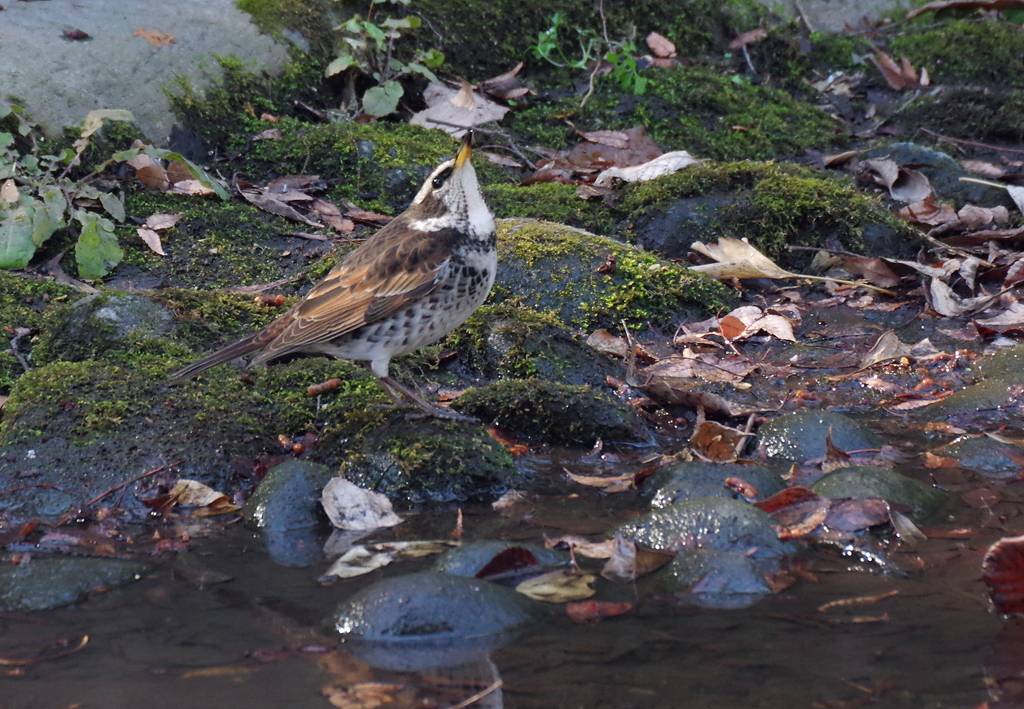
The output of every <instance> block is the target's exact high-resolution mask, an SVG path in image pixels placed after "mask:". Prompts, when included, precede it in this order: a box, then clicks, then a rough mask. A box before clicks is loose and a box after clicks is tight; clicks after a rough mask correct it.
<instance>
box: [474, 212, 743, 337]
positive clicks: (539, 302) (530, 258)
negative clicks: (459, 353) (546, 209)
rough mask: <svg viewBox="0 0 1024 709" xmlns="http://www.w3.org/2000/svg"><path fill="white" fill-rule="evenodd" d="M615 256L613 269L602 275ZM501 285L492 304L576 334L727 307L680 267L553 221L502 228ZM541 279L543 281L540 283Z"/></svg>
mask: <svg viewBox="0 0 1024 709" xmlns="http://www.w3.org/2000/svg"><path fill="white" fill-rule="evenodd" d="M609 257H613V258H614V261H615V268H614V270H613V271H611V272H599V271H598V268H599V267H600V266H602V264H604V263H605V262H606V261H607V260H608V259H609ZM498 261H499V272H498V281H497V282H496V284H495V287H494V291H493V294H492V302H495V303H500V302H505V301H507V302H511V303H520V304H524V305H526V306H527V307H531V308H535V309H539V310H548V311H552V312H555V313H557V314H558V317H559V319H561V320H562V321H563V322H565V323H566V324H568V325H569V326H571V327H578V328H583V329H584V330H590V329H592V328H594V327H608V326H616V327H617V326H618V324H619V322H620V321H621V320H626V321H628V322H630V323H632V324H637V325H639V324H643V323H653V324H655V325H658V326H670V327H674V325H675V323H676V322H678V320H679V318H680V317H683V316H685V315H695V314H696V313H698V312H701V313H706V312H708V311H711V312H714V311H716V310H717V309H720V308H722V307H724V306H725V304H726V302H727V291H726V289H725V288H724V287H723V286H722V285H721V284H719V283H717V282H716V281H713V280H712V279H709V278H706V277H704V276H702V275H700V274H697V273H694V272H693V271H690V270H688V269H686V268H683V267H682V266H678V265H676V264H673V263H669V262H665V261H662V260H661V259H659V258H657V257H656V256H654V255H652V254H649V253H647V252H644V251H640V250H638V249H636V248H634V247H630V246H627V245H626V244H622V243H620V242H617V241H613V240H611V239H608V238H605V237H601V236H597V235H595V234H590V233H588V232H585V231H580V230H578V229H573V228H571V227H564V226H561V225H558V224H552V223H550V222H540V221H533V220H525V219H524V220H513V219H510V220H503V221H501V222H499V225H498ZM538 274H543V277H541V278H538Z"/></svg>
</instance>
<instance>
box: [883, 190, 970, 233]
mask: <svg viewBox="0 0 1024 709" xmlns="http://www.w3.org/2000/svg"><path fill="white" fill-rule="evenodd" d="M897 215H898V216H899V217H900V218H901V219H905V220H906V221H908V222H916V223H918V224H928V225H931V226H936V225H939V224H949V223H952V222H956V221H959V217H957V216H956V210H955V209H953V205H951V204H948V203H941V204H940V203H939V201H938V199H937V198H936V197H935V194H934V193H933V194H929V195H928V196H927V197H925V198H924V199H922V200H920V201H918V202H914V203H912V204H908V205H907V206H906V207H904V208H903V209H901V210H900V211H899V212H897Z"/></svg>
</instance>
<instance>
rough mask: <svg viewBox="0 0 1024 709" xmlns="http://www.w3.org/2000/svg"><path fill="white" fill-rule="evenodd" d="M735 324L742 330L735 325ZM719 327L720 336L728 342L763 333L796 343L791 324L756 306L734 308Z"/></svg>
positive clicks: (783, 318)
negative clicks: (739, 325)
mask: <svg viewBox="0 0 1024 709" xmlns="http://www.w3.org/2000/svg"><path fill="white" fill-rule="evenodd" d="M734 321H735V322H734ZM737 322H738V323H740V324H741V325H742V328H740V327H737V326H736V325H735V323H737ZM720 327H721V329H722V335H723V336H725V337H726V338H727V339H730V340H744V339H746V338H748V337H752V336H753V335H756V334H758V333H761V332H764V333H766V334H768V335H771V336H772V337H775V338H777V339H780V340H785V341H787V342H796V336H795V335H794V334H793V323H791V322H790V321H789V320H788V319H787V318H785V317H783V316H781V315H776V314H772V313H765V312H762V310H761V309H760V308H758V307H757V306H756V305H744V306H741V307H739V308H736V309H735V310H733V311H732V312H731V313H729V314H728V315H727V316H725V317H723V318H722V321H721V325H720Z"/></svg>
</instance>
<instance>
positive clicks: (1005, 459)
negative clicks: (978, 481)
mask: <svg viewBox="0 0 1024 709" xmlns="http://www.w3.org/2000/svg"><path fill="white" fill-rule="evenodd" d="M930 452H931V453H932V454H933V455H937V456H942V457H946V458H953V459H955V460H956V461H957V462H959V463H960V465H962V466H963V467H965V468H967V469H968V470H973V471H975V472H978V473H981V474H982V475H984V476H985V477H987V478H994V479H1006V480H1016V479H1019V478H1020V468H1021V465H1020V459H1021V455H1022V452H1021V449H1020V448H1019V447H1017V446H1015V445H1011V444H1009V443H1002V442H1000V441H997V440H995V439H992V438H989V437H988V436H972V437H969V438H968V437H965V438H961V439H959V440H956V441H953V442H952V443H950V444H948V445H945V446H942V447H941V448H936V449H934V450H932V451H930Z"/></svg>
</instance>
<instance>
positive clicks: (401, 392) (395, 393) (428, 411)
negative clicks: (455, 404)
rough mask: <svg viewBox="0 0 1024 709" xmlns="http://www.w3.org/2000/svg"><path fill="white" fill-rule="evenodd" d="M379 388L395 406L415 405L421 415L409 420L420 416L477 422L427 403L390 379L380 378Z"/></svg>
mask: <svg viewBox="0 0 1024 709" xmlns="http://www.w3.org/2000/svg"><path fill="white" fill-rule="evenodd" d="M380 383H381V386H383V387H384V390H385V391H387V393H388V394H389V395H390V396H391V398H392V399H393V400H394V402H395V404H396V405H400V404H402V403H405V402H403V401H402V399H403V398H404V399H405V401H407V402H410V403H412V404H415V405H416V407H417V408H419V409H420V411H421V412H422V413H411V414H409V415H408V416H409V417H410V418H417V417H421V416H431V417H433V418H438V419H445V420H447V421H474V422H478V420H477V419H475V418H473V417H472V416H467V415H466V414H460V413H459V412H458V411H453V410H452V409H450V408H448V407H447V406H441V405H440V404H435V403H433V402H430V401H427V400H426V399H424V398H423V397H422V396H420V395H419V394H417V393H416V392H414V391H412V390H411V389H409V388H407V387H405V386H403V385H401V384H399V383H398V382H396V381H395V380H394V379H392V378H391V377H382V378H381V379H380Z"/></svg>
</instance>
